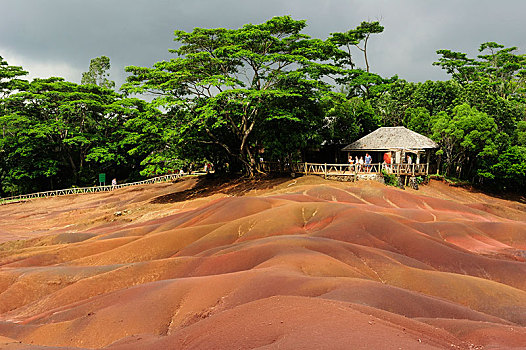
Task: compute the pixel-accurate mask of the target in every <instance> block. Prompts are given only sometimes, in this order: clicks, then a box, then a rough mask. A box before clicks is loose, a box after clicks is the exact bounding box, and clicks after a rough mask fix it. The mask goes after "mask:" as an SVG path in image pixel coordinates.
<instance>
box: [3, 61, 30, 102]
mask: <svg viewBox="0 0 526 350" xmlns="http://www.w3.org/2000/svg"><path fill="white" fill-rule="evenodd" d="M27 74H28V72H26V71H25V70H23V69H22V67H18V66H10V65H9V64H8V63H7V61H5V60H4V59H3V58H2V56H0V94H1V96H0V98H5V97H7V96H8V95H9V94H10V93H12V92H13V91H15V90H17V89H19V88H20V87H22V86H24V84H25V83H26V81H24V80H21V79H19V78H18V77H22V76H24V75H27Z"/></svg>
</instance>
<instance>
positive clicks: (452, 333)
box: [0, 177, 526, 349]
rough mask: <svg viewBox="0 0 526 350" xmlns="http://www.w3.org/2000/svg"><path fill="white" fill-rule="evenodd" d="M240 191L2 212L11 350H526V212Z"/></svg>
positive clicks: (459, 200)
mask: <svg viewBox="0 0 526 350" xmlns="http://www.w3.org/2000/svg"><path fill="white" fill-rule="evenodd" d="M236 186H237V187H236ZM240 188H241V187H239V184H237V185H235V186H234V185H232V186H230V185H228V184H227V185H217V183H207V182H206V180H203V179H202V180H196V179H193V180H188V181H182V182H177V183H174V184H157V185H149V186H143V187H136V188H125V189H121V190H117V191H114V192H112V193H98V194H90V195H78V196H68V197H62V198H52V199H39V200H35V201H33V202H28V203H20V204H11V205H7V206H3V207H0V227H1V228H0V241H2V242H3V243H2V244H0V348H2V349H4V348H5V349H54V348H61V349H63V348H75V349H88V348H108V349H252V348H257V349H274V348H283V349H301V348H311V349H371V348H377V349H387V348H389V349H399V348H400V349H508V348H510V349H511V348H515V349H517V348H526V278H525V276H526V205H524V204H521V203H520V202H513V201H509V200H504V199H498V198H493V197H490V196H487V195H484V194H482V193H476V192H470V191H468V190H465V189H459V188H450V187H448V186H447V185H445V184H443V183H438V182H433V183H431V184H430V185H429V186H423V187H422V189H421V190H420V191H412V190H406V191H401V190H398V189H394V188H389V187H386V186H383V185H380V184H377V183H374V182H359V183H354V184H344V183H337V182H330V181H325V180H322V179H319V178H314V177H305V178H300V179H295V180H280V179H276V180H268V181H267V182H258V183H254V184H253V190H250V184H248V185H247V184H245V185H243V187H242V190H241V189H240Z"/></svg>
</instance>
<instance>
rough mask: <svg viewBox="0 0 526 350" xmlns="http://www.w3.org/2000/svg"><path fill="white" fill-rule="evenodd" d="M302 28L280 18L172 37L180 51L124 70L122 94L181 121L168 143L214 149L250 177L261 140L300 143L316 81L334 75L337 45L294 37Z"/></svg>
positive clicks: (323, 87)
mask: <svg viewBox="0 0 526 350" xmlns="http://www.w3.org/2000/svg"><path fill="white" fill-rule="evenodd" d="M304 27H305V21H296V20H293V19H291V18H290V17H288V16H285V17H275V18H273V19H271V20H269V21H267V22H265V23H263V24H257V25H253V24H247V25H245V26H243V27H242V28H239V29H222V28H217V29H203V28H195V29H194V30H193V31H192V32H190V33H188V32H184V31H176V32H175V40H176V41H177V42H179V43H180V44H181V46H180V47H179V48H178V49H174V50H171V52H173V53H175V54H176V55H177V56H178V57H177V58H174V59H171V60H170V61H163V62H158V63H156V64H155V65H154V67H153V68H142V67H127V68H126V70H127V71H128V72H130V73H132V74H133V75H132V76H131V77H129V78H128V83H127V84H125V85H124V86H123V88H124V89H125V90H126V91H127V92H135V93H145V92H151V93H153V94H155V95H156V96H157V97H156V98H155V104H156V105H157V106H160V107H162V108H163V109H165V110H168V111H170V112H171V113H177V114H178V115H179V116H180V118H182V119H184V123H181V124H182V125H179V126H178V130H175V132H174V135H173V136H174V138H175V139H174V143H175V144H177V143H178V142H177V140H184V142H185V143H186V142H195V143H201V144H213V145H216V146H218V147H220V148H221V149H222V151H223V152H225V154H226V155H228V157H230V158H231V159H232V160H233V161H238V162H240V163H241V164H242V165H243V167H244V168H245V170H246V171H247V172H248V173H250V174H252V173H253V172H254V170H255V165H256V163H257V159H258V157H257V156H256V153H257V152H259V151H261V150H263V149H264V148H265V144H266V143H267V142H270V141H271V142H272V143H273V147H280V145H278V144H276V141H278V142H280V141H289V140H290V139H291V138H302V137H303V136H307V137H308V133H309V131H308V130H309V129H310V127H312V125H310V124H311V121H312V118H316V116H315V114H316V113H318V112H317V111H316V106H315V104H316V102H317V101H319V100H320V97H321V95H322V94H324V93H325V92H327V91H329V90H330V89H331V85H330V84H329V83H328V82H327V81H326V80H324V77H327V76H329V75H333V76H335V75H337V74H339V73H341V70H340V69H339V67H338V66H337V65H336V64H331V63H330V62H329V60H331V59H332V58H333V57H334V56H335V55H336V54H337V53H339V50H338V48H337V46H336V45H334V44H333V43H332V42H331V41H323V40H319V39H311V38H309V37H308V36H307V35H305V34H302V33H301V31H302V29H303V28H304ZM176 111H177V112H176ZM318 114H319V113H318ZM318 118H319V117H318ZM308 119H310V120H311V121H309V120H308ZM267 127H280V128H290V131H291V133H292V135H289V136H288V137H286V139H287V140H275V139H272V140H269V139H268V138H266V136H269V135H271V134H272V133H269V132H267V131H265V128H267ZM294 134H296V135H294Z"/></svg>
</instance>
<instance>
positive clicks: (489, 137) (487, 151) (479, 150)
mask: <svg viewBox="0 0 526 350" xmlns="http://www.w3.org/2000/svg"><path fill="white" fill-rule="evenodd" d="M431 131H432V138H433V139H434V140H435V141H437V142H438V144H439V145H440V147H441V151H442V152H440V153H438V152H437V153H438V154H443V155H444V158H445V159H444V164H445V172H446V174H447V175H450V174H451V170H452V169H453V167H455V171H456V173H457V176H459V177H460V176H461V174H462V173H463V172H464V173H465V174H464V175H465V176H473V174H474V172H475V168H476V165H477V162H480V161H481V160H484V158H487V157H492V156H495V155H496V154H497V152H498V149H497V137H498V134H497V125H496V123H495V121H494V119H493V118H491V117H489V116H488V115H487V114H486V113H483V112H479V111H477V110H476V109H475V108H472V107H470V106H469V105H467V104H462V105H458V106H455V107H454V108H453V110H452V113H451V115H448V114H447V113H446V112H440V113H438V114H437V115H436V116H433V117H432V128H431Z"/></svg>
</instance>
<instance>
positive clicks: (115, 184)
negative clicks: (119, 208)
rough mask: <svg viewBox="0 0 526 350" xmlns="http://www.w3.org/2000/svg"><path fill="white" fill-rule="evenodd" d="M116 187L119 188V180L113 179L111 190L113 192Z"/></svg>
mask: <svg viewBox="0 0 526 350" xmlns="http://www.w3.org/2000/svg"><path fill="white" fill-rule="evenodd" d="M116 186H117V179H116V178H113V180H111V189H112V190H113V189H114V188H115V187H116Z"/></svg>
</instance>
